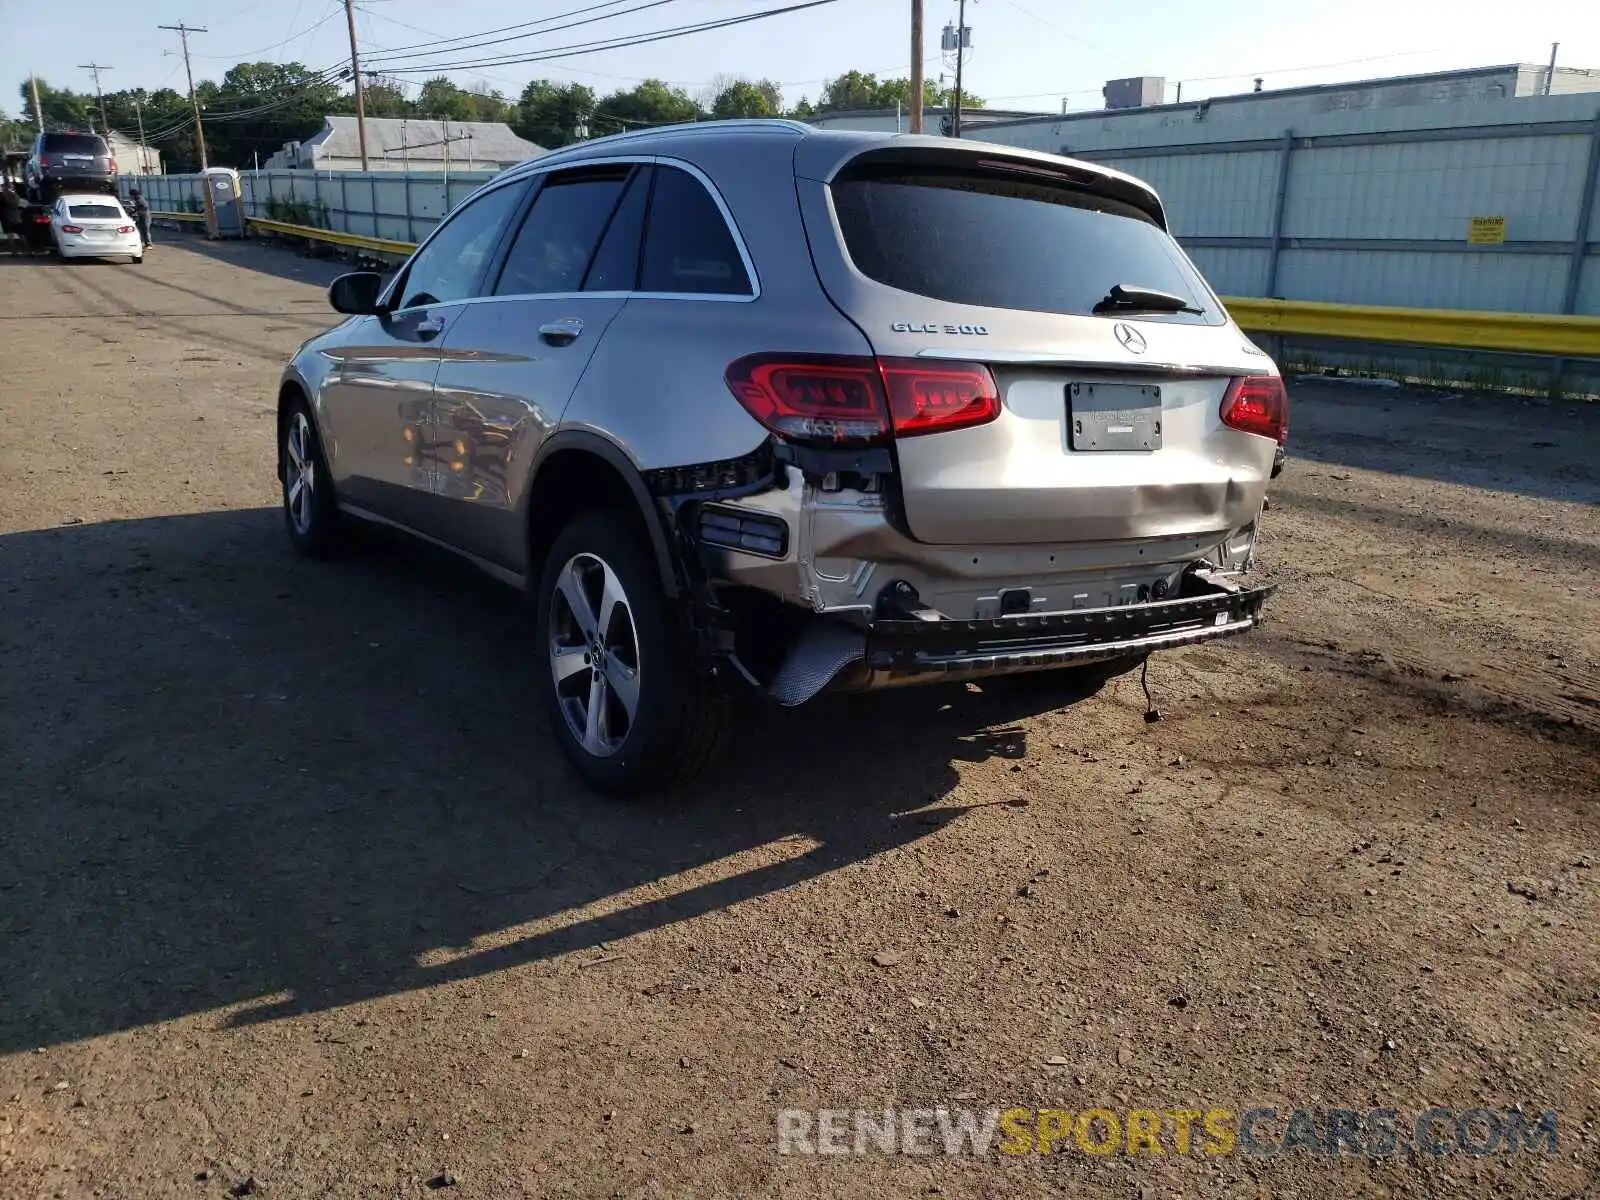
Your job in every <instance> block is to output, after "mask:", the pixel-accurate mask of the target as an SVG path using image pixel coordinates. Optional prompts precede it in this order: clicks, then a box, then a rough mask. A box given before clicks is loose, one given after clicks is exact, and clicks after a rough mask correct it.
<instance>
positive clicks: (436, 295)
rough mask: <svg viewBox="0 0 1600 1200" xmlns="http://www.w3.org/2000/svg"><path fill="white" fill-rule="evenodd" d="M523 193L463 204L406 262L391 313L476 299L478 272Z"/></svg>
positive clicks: (507, 191) (515, 189)
mask: <svg viewBox="0 0 1600 1200" xmlns="http://www.w3.org/2000/svg"><path fill="white" fill-rule="evenodd" d="M527 194H528V193H527V190H526V188H525V187H524V186H520V185H518V184H509V185H507V186H505V187H499V188H495V189H494V190H493V191H490V192H485V193H484V194H483V195H481V196H475V197H473V198H472V199H470V200H468V201H467V202H466V204H465V205H463V206H462V207H461V208H460V209H459V210H457V211H456V212H455V213H454V214H453V215H451V216H449V217H446V218H445V224H444V226H443V227H442V228H441V229H440V230H439V232H438V233H436V234H434V236H433V237H432V238H430V239H429V240H428V243H427V245H425V246H423V247H422V249H421V250H418V251H417V253H416V254H415V255H414V256H413V257H412V259H411V263H410V265H409V266H408V267H407V268H406V275H405V279H404V280H403V281H402V283H401V286H400V291H399V293H398V294H399V295H400V296H401V297H402V299H401V301H400V303H399V304H398V305H397V306H396V307H397V308H418V307H421V306H422V305H425V304H448V303H449V302H451V301H453V300H466V299H469V298H470V297H472V296H475V295H477V294H478V283H479V280H481V279H482V277H483V271H484V267H485V266H486V265H487V263H488V261H489V258H490V256H491V255H492V254H493V253H494V250H495V247H496V246H498V245H499V244H500V238H501V235H502V234H504V233H505V230H506V226H508V225H509V224H510V223H511V218H512V217H513V216H515V215H516V212H517V209H518V208H519V207H520V206H521V204H522V199H523V197H524V196H526V195H527Z"/></svg>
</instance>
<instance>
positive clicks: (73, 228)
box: [61, 225, 83, 233]
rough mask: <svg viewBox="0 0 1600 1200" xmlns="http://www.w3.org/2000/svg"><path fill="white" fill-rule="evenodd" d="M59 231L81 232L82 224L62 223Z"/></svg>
mask: <svg viewBox="0 0 1600 1200" xmlns="http://www.w3.org/2000/svg"><path fill="white" fill-rule="evenodd" d="M61 232H62V233H82V232H83V226H82V225H63V226H62V227H61Z"/></svg>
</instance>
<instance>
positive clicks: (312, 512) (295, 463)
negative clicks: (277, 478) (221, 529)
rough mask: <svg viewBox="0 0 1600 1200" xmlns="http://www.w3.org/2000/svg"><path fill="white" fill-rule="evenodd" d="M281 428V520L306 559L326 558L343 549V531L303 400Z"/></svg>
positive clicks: (325, 461)
mask: <svg viewBox="0 0 1600 1200" xmlns="http://www.w3.org/2000/svg"><path fill="white" fill-rule="evenodd" d="M282 426H283V427H282V430H281V432H280V434H279V436H280V437H281V438H282V441H283V446H282V451H281V454H280V458H281V460H282V462H283V521H284V525H285V526H286V527H287V528H288V531H289V541H290V542H291V543H292V544H293V545H294V548H295V549H296V550H298V551H299V552H300V553H301V554H304V555H305V556H306V557H307V558H327V557H329V556H331V555H333V554H335V553H337V552H338V551H339V550H340V549H342V548H343V545H344V539H343V536H342V532H343V531H342V530H341V529H340V528H339V510H338V507H337V506H336V505H335V503H334V499H333V478H332V476H331V474H330V473H329V471H328V463H327V459H326V457H325V456H324V455H323V453H322V439H321V438H320V437H318V436H317V427H316V424H315V423H314V422H313V421H312V419H311V413H310V411H309V410H308V409H307V408H306V403H305V401H304V400H296V401H295V402H294V403H293V404H291V405H290V406H289V410H288V411H287V412H286V413H285V414H284V417H283V422H282Z"/></svg>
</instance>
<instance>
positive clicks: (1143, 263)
mask: <svg viewBox="0 0 1600 1200" xmlns="http://www.w3.org/2000/svg"><path fill="white" fill-rule="evenodd" d="M832 190H833V205H834V211H835V212H836V213H837V214H838V220H839V228H840V232H842V233H843V234H844V242H845V246H846V248H847V249H848V250H849V252H850V258H851V259H852V261H854V263H855V265H856V268H857V269H858V270H859V271H861V273H862V274H864V275H866V276H867V277H868V278H870V279H874V280H877V281H878V282H879V283H884V284H888V285H889V286H890V287H894V288H899V289H900V290H901V291H906V292H914V293H915V294H917V295H919V296H928V297H931V298H933V299H936V300H948V301H951V302H953V303H956V304H977V305H983V306H985V307H989V308H1012V309H1024V310H1031V311H1036V312H1055V313H1068V314H1072V315H1075V316H1076V315H1087V314H1089V313H1090V312H1091V311H1092V310H1093V308H1094V306H1095V304H1096V303H1098V302H1099V301H1100V300H1101V298H1102V297H1104V296H1105V295H1106V294H1107V292H1109V291H1110V290H1111V288H1112V287H1113V286H1114V285H1116V284H1122V285H1124V286H1127V287H1142V288H1152V289H1155V290H1157V291H1163V292H1171V293H1173V294H1175V295H1178V296H1181V297H1183V298H1184V299H1185V300H1186V301H1187V302H1188V304H1189V305H1190V307H1192V308H1199V309H1207V310H1208V311H1206V312H1205V313H1202V314H1191V313H1159V314H1157V313H1145V312H1140V313H1139V314H1138V316H1139V319H1140V320H1163V321H1181V322H1188V323H1194V324H1211V325H1220V324H1221V323H1222V322H1223V320H1224V317H1223V315H1222V313H1221V312H1219V311H1217V306H1216V304H1214V303H1213V302H1212V300H1211V297H1210V294H1209V292H1208V291H1207V289H1206V286H1205V284H1204V283H1203V282H1202V281H1201V279H1200V277H1199V275H1198V273H1197V272H1196V271H1195V269H1194V268H1193V267H1192V266H1190V265H1189V262H1188V260H1187V259H1186V258H1185V257H1184V256H1183V252H1182V251H1181V250H1179V249H1178V246H1177V243H1175V242H1174V241H1173V240H1172V239H1171V238H1170V237H1169V236H1168V235H1167V234H1166V233H1164V232H1163V231H1162V230H1161V229H1160V227H1159V226H1157V225H1156V224H1155V223H1154V222H1153V221H1151V220H1150V218H1149V217H1148V216H1146V215H1145V214H1144V213H1143V212H1141V211H1139V210H1138V209H1136V208H1134V207H1133V206H1131V205H1129V204H1125V203H1123V202H1122V201H1120V200H1116V199H1112V198H1109V197H1105V196H1098V195H1095V194H1094V193H1092V192H1088V191H1083V190H1079V189H1075V188H1071V187H1066V186H1061V185H1058V184H1051V183H1040V182H1036V181H1033V180H1028V179H1017V178H1013V177H1011V176H1008V175H1001V174H994V173H989V172H979V171H961V170H956V169H950V168H926V169H924V168H919V167H915V166H911V167H906V166H887V165H886V166H879V167H875V168H874V167H867V168H865V169H863V170H862V171H860V172H859V173H855V174H851V175H846V176H845V177H843V178H841V179H839V180H836V181H835V182H834V183H833V185H832Z"/></svg>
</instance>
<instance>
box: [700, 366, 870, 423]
mask: <svg viewBox="0 0 1600 1200" xmlns="http://www.w3.org/2000/svg"><path fill="white" fill-rule="evenodd" d="M726 379H727V381H728V387H729V389H730V390H731V391H732V392H733V394H734V396H736V397H737V398H738V401H739V403H740V404H742V405H744V406H745V409H746V411H748V412H749V413H750V415H751V416H752V417H754V418H755V419H756V420H758V421H760V422H761V423H762V424H763V425H765V426H766V427H767V428H768V429H770V430H772V432H773V433H776V434H779V435H781V436H783V437H787V438H793V439H795V440H796V441H806V442H870V441H875V440H876V439H878V438H881V437H883V436H884V435H885V434H887V433H888V432H889V420H888V417H889V413H888V405H886V404H885V403H884V399H883V379H882V377H881V376H880V375H879V374H878V364H877V361H876V360H874V359H871V358H847V357H845V356H843V355H827V354H752V355H750V356H748V357H747V358H741V359H739V360H738V361H737V362H735V363H733V364H731V365H730V366H729V367H728V371H727V375H726Z"/></svg>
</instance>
